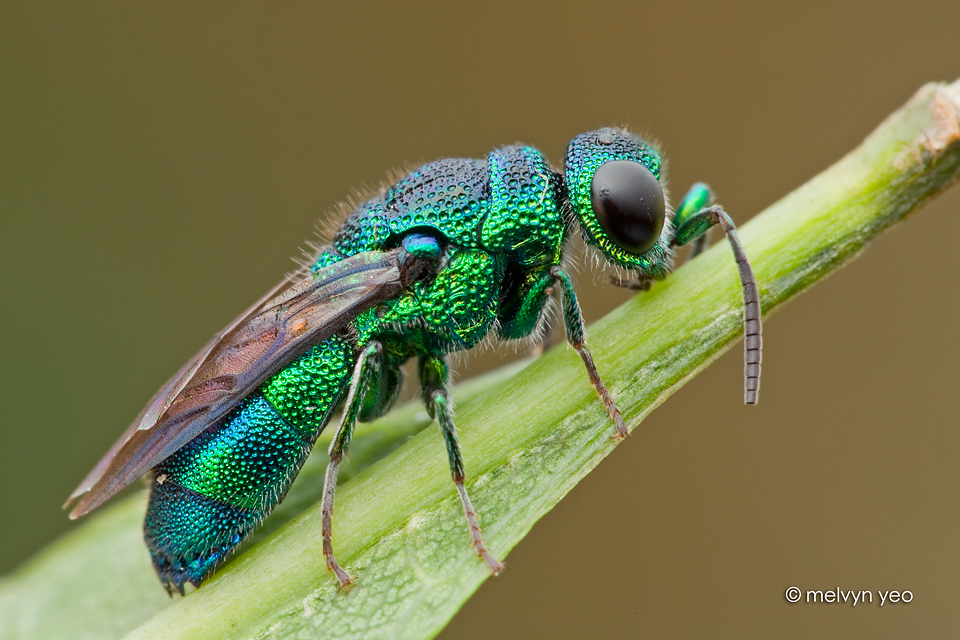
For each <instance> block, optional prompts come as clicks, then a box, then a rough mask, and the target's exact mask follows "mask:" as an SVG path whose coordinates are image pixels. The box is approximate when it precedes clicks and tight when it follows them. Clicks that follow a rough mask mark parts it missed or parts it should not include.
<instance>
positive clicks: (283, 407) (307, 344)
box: [70, 129, 761, 593]
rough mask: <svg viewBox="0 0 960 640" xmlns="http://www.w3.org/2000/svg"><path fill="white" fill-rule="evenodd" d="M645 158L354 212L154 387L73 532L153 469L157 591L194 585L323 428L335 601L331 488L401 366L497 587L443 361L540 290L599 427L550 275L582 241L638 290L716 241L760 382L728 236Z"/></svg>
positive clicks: (457, 175)
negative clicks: (630, 275) (685, 248)
mask: <svg viewBox="0 0 960 640" xmlns="http://www.w3.org/2000/svg"><path fill="white" fill-rule="evenodd" d="M662 162H663V160H662V158H661V156H660V153H659V152H658V151H657V150H656V149H655V148H654V147H652V146H651V145H649V144H648V143H646V142H645V141H644V140H642V139H640V138H639V137H637V136H635V135H633V134H631V133H629V132H627V131H625V130H622V129H600V130H599V131H594V132H591V133H586V134H583V135H580V136H577V137H576V138H575V139H574V140H573V141H572V142H571V143H570V145H569V147H568V149H567V153H566V163H565V169H564V171H563V173H561V172H559V171H556V170H554V169H553V168H552V167H551V166H550V165H549V164H548V163H547V162H546V160H545V159H544V157H543V155H542V154H541V153H540V152H539V151H537V150H536V149H533V148H531V147H527V146H521V145H515V146H509V147H504V148H502V149H498V150H496V151H493V152H492V153H490V154H489V155H488V156H487V157H486V159H483V160H469V159H448V160H439V161H437V162H432V163H430V164H427V165H424V166H423V167H421V168H419V169H417V170H416V171H414V172H412V173H410V174H408V175H407V176H406V177H404V178H402V179H401V180H399V181H398V182H396V183H395V184H393V185H392V186H390V187H389V188H387V189H385V190H383V191H382V192H381V193H380V194H379V195H377V196H375V197H373V198H371V199H369V200H367V201H366V202H363V203H362V204H360V205H359V206H358V207H356V209H354V210H353V212H352V213H350V214H349V215H348V216H347V218H346V219H345V220H344V221H343V223H342V224H341V226H340V227H339V230H338V231H337V232H336V234H335V236H334V237H333V239H332V242H331V243H330V244H329V246H327V247H325V248H323V249H321V251H320V253H319V255H318V256H317V257H316V259H315V261H314V262H313V263H312V264H311V265H310V266H309V267H308V268H306V269H305V270H304V271H303V273H302V274H301V275H302V277H300V278H297V279H290V280H285V281H284V282H282V283H281V284H280V285H278V286H277V287H276V288H275V289H274V290H273V291H271V292H269V293H268V294H267V295H266V296H264V297H263V298H262V299H261V300H260V301H258V302H257V303H256V304H254V305H253V306H252V307H251V308H250V309H249V310H247V311H246V312H245V313H244V314H242V315H241V316H240V317H239V318H237V319H236V320H235V321H234V322H233V323H232V324H230V325H229V326H228V327H227V328H226V329H224V330H223V331H222V332H221V333H219V334H217V335H216V336H215V337H214V338H213V339H212V340H211V341H210V342H209V343H208V344H207V345H206V347H204V349H203V350H202V351H201V352H200V353H199V354H197V355H196V356H195V357H194V358H193V359H192V360H191V361H190V362H188V363H187V364H186V365H185V366H184V367H183V369H181V370H180V371H179V372H178V373H177V374H176V375H175V376H174V377H173V378H172V379H171V380H170V381H169V382H168V383H167V384H166V385H164V387H163V388H161V389H160V390H159V391H158V392H157V394H156V395H155V396H154V398H153V399H152V400H151V401H150V403H149V404H148V405H147V406H146V407H145V408H144V410H143V412H141V414H140V415H139V416H138V417H137V419H136V420H134V422H133V424H132V425H131V426H130V427H129V428H128V430H127V432H126V433H125V434H124V435H123V436H122V437H121V438H120V440H119V441H118V442H117V443H116V444H115V445H114V446H113V448H111V449H110V451H109V452H107V454H106V456H104V458H103V460H101V461H100V463H99V464H98V465H97V466H96V467H95V468H94V469H93V471H91V472H90V474H89V475H88V476H87V477H86V478H85V479H84V480H83V482H82V483H80V486H79V487H78V488H77V490H76V491H74V493H73V495H72V496H71V500H73V499H76V498H79V503H78V504H77V506H76V507H75V508H74V510H73V511H72V513H71V514H70V515H71V517H74V518H75V517H79V516H82V515H84V514H86V513H88V512H89V511H91V510H92V509H94V508H96V507H97V506H99V505H100V504H102V503H103V502H104V501H105V500H107V499H108V498H110V497H111V496H113V495H114V494H116V493H117V492H118V491H120V490H121V489H122V488H123V487H125V486H127V485H128V484H130V483H131V482H133V481H134V480H135V479H137V478H138V477H140V476H142V475H144V474H146V473H148V472H149V473H150V478H151V490H150V501H149V505H148V507H147V514H146V519H145V522H144V534H145V539H146V543H147V546H148V548H149V550H150V554H151V556H152V559H153V564H154V568H155V569H156V571H157V574H158V576H159V577H160V580H161V582H162V583H163V584H164V586H165V587H166V588H167V590H168V591H170V592H171V593H172V592H173V591H174V590H176V591H179V592H180V593H183V590H184V585H185V584H186V583H187V582H189V583H191V584H193V585H194V586H199V585H200V583H201V582H203V580H204V579H206V578H207V577H208V576H209V575H210V574H211V573H212V572H213V571H214V570H215V569H216V567H217V566H218V565H219V564H220V563H221V562H223V560H224V559H225V558H226V557H227V556H228V555H229V554H230V553H231V552H232V551H233V550H235V549H236V547H237V545H238V544H240V542H241V541H242V540H243V539H244V538H245V537H246V536H247V535H248V534H249V533H250V532H251V531H252V530H253V529H254V528H255V527H256V526H257V525H259V524H260V523H261V522H262V521H263V519H264V518H265V517H266V516H267V515H268V514H269V513H270V511H271V510H272V509H273V507H274V506H275V505H276V504H277V503H278V502H279V501H280V500H281V499H282V498H283V496H284V494H285V493H286V491H287V489H288V488H289V487H290V484H291V482H292V481H293V479H294V477H295V476H296V475H297V472H298V471H299V469H300V467H301V465H302V464H303V462H304V460H305V459H306V457H307V454H308V453H309V452H310V449H311V448H312V446H313V443H314V441H315V440H316V438H317V436H318V435H319V434H320V432H321V431H322V430H323V429H324V427H325V426H326V424H327V422H329V420H330V418H331V416H332V415H333V414H334V412H336V411H337V410H338V409H339V408H341V407H342V408H343V417H342V419H341V421H340V425H339V427H338V429H337V432H336V435H335V436H334V438H333V442H332V444H331V446H330V463H329V466H328V467H327V474H326V480H325V484H324V492H323V504H322V513H323V518H322V519H323V531H322V537H323V552H324V556H325V558H326V562H327V566H328V567H329V569H330V570H331V571H333V572H334V574H335V575H336V577H337V579H338V580H339V581H340V583H341V584H342V585H345V584H348V583H350V582H351V581H352V580H353V578H352V577H351V576H350V575H349V574H348V573H347V572H346V571H344V570H343V569H342V568H341V567H340V565H339V564H338V563H337V560H336V558H335V557H334V553H333V545H332V522H331V520H332V515H333V499H334V489H335V486H336V480H337V472H338V469H339V465H340V462H341V460H342V458H343V456H344V455H345V454H346V452H347V449H348V447H349V446H350V439H351V436H352V434H353V429H354V426H355V424H356V423H357V421H358V420H359V421H367V420H371V419H373V418H376V417H378V416H380V415H382V414H384V413H385V412H386V411H388V410H389V409H390V407H391V405H392V404H393V402H394V401H395V400H396V398H397V395H398V393H399V391H400V386H401V369H400V366H401V365H402V364H403V363H404V362H406V361H407V360H408V359H410V358H413V357H415V358H417V359H418V361H419V373H420V387H421V390H422V396H423V400H424V402H425V404H426V407H427V410H428V412H429V413H430V415H431V416H432V417H433V418H434V419H436V421H437V423H438V424H439V426H440V431H441V433H442V436H443V438H444V440H445V442H446V447H447V453H448V456H449V462H450V470H451V473H452V476H453V482H454V485H455V487H456V489H457V491H458V493H459V495H460V500H461V502H462V504H463V511H464V514H465V516H466V520H467V523H468V526H469V533H470V536H471V539H472V543H473V548H474V549H475V550H476V552H477V554H478V556H479V557H480V558H482V559H483V561H484V562H486V564H487V565H488V566H489V568H490V570H491V571H492V572H493V573H497V572H499V571H500V570H501V569H502V565H501V564H500V562H499V561H497V559H496V558H494V557H493V556H492V555H491V554H490V552H489V551H488V550H487V547H486V545H485V544H484V542H483V538H482V536H481V533H480V526H479V524H478V522H477V516H476V512H475V511H474V508H473V506H472V505H471V503H470V498H469V496H468V495H467V490H466V488H465V485H464V479H465V471H464V463H463V456H462V455H461V452H460V447H459V445H458V444H457V436H456V430H455V428H454V423H453V418H452V401H451V398H450V394H449V391H448V367H447V363H446V356H447V354H449V353H451V352H455V351H459V350H464V349H470V348H472V347H473V346H475V345H476V344H477V343H478V342H479V341H480V340H482V339H483V338H484V337H485V336H487V335H488V334H489V333H491V332H493V333H495V334H496V335H497V336H498V337H500V338H503V339H516V338H523V337H528V336H531V335H536V333H537V332H538V331H540V330H541V329H542V327H543V325H544V323H545V318H546V316H547V314H546V309H547V308H548V306H549V305H548V301H549V299H550V297H551V295H552V294H553V292H554V291H559V292H560V294H561V297H562V317H563V323H564V327H565V330H566V336H567V340H568V341H569V343H570V345H571V346H573V348H574V349H575V350H576V351H577V353H578V354H579V355H580V357H581V358H582V359H583V362H584V364H585V366H586V369H587V373H588V375H589V379H590V382H591V384H592V385H593V386H594V387H595V389H596V391H597V394H598V395H599V396H600V399H601V400H602V401H603V403H604V405H605V407H606V410H607V412H608V413H609V415H610V418H611V420H612V421H613V423H614V426H615V432H614V434H613V437H614V438H622V437H624V436H625V435H627V428H626V426H625V425H624V422H623V419H622V417H621V415H620V411H619V410H618V409H617V406H616V403H615V402H614V399H613V397H612V396H611V394H610V393H609V392H608V391H607V388H606V387H605V386H604V384H603V382H602V381H601V379H600V375H599V374H598V373H597V370H596V367H595V366H594V363H593V358H592V357H591V355H590V352H589V351H588V350H587V347H586V344H585V331H584V324H583V318H582V314H581V312H580V307H579V304H578V303H577V298H576V295H575V294H574V290H573V284H572V282H571V280H570V278H569V277H568V275H567V273H566V272H565V271H564V267H563V252H564V247H565V245H566V243H567V240H568V239H569V238H570V237H571V236H572V235H573V234H575V233H577V232H579V233H580V234H581V235H582V236H583V238H584V239H585V240H586V242H587V244H588V245H590V246H592V247H593V248H594V249H596V250H598V251H599V254H600V255H601V256H602V257H603V258H604V259H605V260H606V261H607V262H608V263H610V264H612V265H614V266H616V267H619V268H622V269H628V270H631V271H632V272H634V273H635V275H636V280H632V281H630V282H628V283H621V284H625V285H626V286H630V287H633V288H639V289H644V288H647V287H648V286H649V284H650V282H651V281H652V280H660V279H662V278H664V277H665V276H666V275H667V273H668V272H669V271H670V268H671V266H672V253H673V249H674V247H678V246H681V245H684V244H687V243H688V242H691V241H693V242H694V253H696V252H698V251H699V250H701V249H702V248H703V246H704V245H705V241H706V232H707V231H708V230H709V229H710V228H711V227H713V226H714V225H719V226H720V227H721V228H722V229H723V230H724V231H725V232H726V235H727V238H728V239H729V240H730V243H731V246H732V248H733V252H734V256H735V258H736V261H737V263H738V266H739V270H740V280H741V283H742V286H743V297H744V333H745V362H746V369H745V388H746V392H745V401H746V402H747V403H750V404H752V403H755V402H756V401H757V390H758V387H759V380H760V342H761V340H760V305H759V299H758V295H757V287H756V283H755V281H754V278H753V273H752V272H751V270H750V265H749V263H748V262H747V258H746V255H745V254H744V252H743V249H742V247H741V245H740V242H739V240H738V239H737V235H736V231H735V229H734V225H733V222H732V221H731V220H730V218H729V217H728V216H727V214H726V213H725V212H724V211H723V209H722V208H720V207H719V206H716V205H714V203H713V200H712V196H711V194H710V190H709V189H708V188H707V187H706V185H703V184H697V185H694V187H693V188H692V189H691V190H690V192H689V193H688V194H687V196H686V197H685V198H684V200H683V201H682V202H681V204H680V205H679V206H678V207H677V209H676V211H675V212H671V211H670V208H669V206H668V204H667V202H666V199H665V197H664V193H663V189H662V188H661V184H660V180H661V168H662Z"/></svg>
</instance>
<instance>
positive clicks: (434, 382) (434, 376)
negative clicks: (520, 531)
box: [420, 356, 503, 575]
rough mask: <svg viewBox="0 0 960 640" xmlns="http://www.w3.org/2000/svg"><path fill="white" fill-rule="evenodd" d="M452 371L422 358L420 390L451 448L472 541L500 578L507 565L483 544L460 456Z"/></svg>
mask: <svg viewBox="0 0 960 640" xmlns="http://www.w3.org/2000/svg"><path fill="white" fill-rule="evenodd" d="M448 377H449V368H448V367H447V363H446V362H444V361H443V359H442V358H438V357H433V356H427V357H424V358H421V359H420V389H421V393H422V394H423V402H424V404H425V405H426V407H427V413H429V414H430V417H431V418H434V419H436V421H437V424H438V425H439V426H440V433H441V434H443V441H444V443H445V444H446V446H447V457H448V459H449V461H450V475H451V477H452V478H453V483H454V484H455V485H456V486H457V493H459V494H460V503H461V504H462V505H463V514H464V516H466V518H467V526H468V527H469V529H470V539H471V542H472V544H473V548H474V550H475V551H476V552H477V555H478V556H479V557H480V558H482V559H483V561H484V562H486V563H487V566H488V567H490V572H491V573H492V574H493V575H497V574H498V573H500V572H501V571H503V563H502V562H500V561H499V560H497V559H496V558H494V557H493V555H491V554H490V551H489V550H488V549H487V545H486V544H484V542H483V536H482V535H481V534H480V524H479V523H478V522H477V512H476V511H475V510H474V508H473V504H472V503H471V502H470V496H469V495H467V488H466V487H465V486H464V484H463V483H464V479H465V474H464V469H463V456H462V455H461V453H460V444H459V443H458V442H457V431H456V427H455V426H454V424H453V402H452V401H451V399H450V393H449V392H448V391H447V379H448Z"/></svg>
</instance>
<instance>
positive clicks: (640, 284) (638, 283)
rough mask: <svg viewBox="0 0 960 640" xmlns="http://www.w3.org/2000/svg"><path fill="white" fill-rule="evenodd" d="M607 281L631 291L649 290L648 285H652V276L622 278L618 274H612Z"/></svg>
mask: <svg viewBox="0 0 960 640" xmlns="http://www.w3.org/2000/svg"><path fill="white" fill-rule="evenodd" d="M607 281H608V282H609V283H610V284H613V285H616V286H618V287H623V288H624V289H630V290H631V291H650V287H651V286H652V285H653V278H645V277H640V278H630V279H629V280H624V279H623V277H622V276H621V275H620V274H612V275H611V276H610V277H609V278H608V279H607Z"/></svg>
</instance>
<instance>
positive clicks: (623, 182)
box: [590, 160, 667, 253]
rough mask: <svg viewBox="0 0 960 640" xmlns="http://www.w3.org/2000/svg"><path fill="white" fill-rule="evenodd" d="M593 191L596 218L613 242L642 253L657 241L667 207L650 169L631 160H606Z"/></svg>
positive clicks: (592, 185) (596, 174) (624, 248)
mask: <svg viewBox="0 0 960 640" xmlns="http://www.w3.org/2000/svg"><path fill="white" fill-rule="evenodd" d="M590 191H591V196H592V197H591V200H592V204H593V212H594V214H595V215H596V216H597V221H598V222H599V223H600V226H601V227H602V228H603V230H604V231H605V232H606V233H607V235H608V236H609V237H610V240H611V241H612V242H613V243H614V244H616V245H617V246H618V247H620V248H621V249H623V250H624V251H629V252H630V253H643V252H645V251H647V250H648V249H650V247H652V246H653V245H654V243H656V241H657V239H658V238H659V237H660V232H661V231H662V230H663V222H664V220H665V219H666V210H667V207H666V202H665V201H664V198H663V189H661V188H660V183H659V182H658V181H657V179H656V178H655V177H654V176H653V174H652V173H650V170H649V169H647V168H646V167H644V166H643V165H642V164H640V163H639V162H634V161H632V160H611V161H609V162H604V163H603V164H602V165H600V167H599V168H598V169H597V172H596V173H595V174H594V175H593V180H592V182H591V186H590Z"/></svg>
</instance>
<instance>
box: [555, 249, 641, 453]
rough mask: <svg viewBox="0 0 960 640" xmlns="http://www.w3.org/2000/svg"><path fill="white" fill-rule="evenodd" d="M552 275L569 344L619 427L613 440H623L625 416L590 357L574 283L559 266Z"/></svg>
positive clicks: (625, 429) (625, 433)
mask: <svg viewBox="0 0 960 640" xmlns="http://www.w3.org/2000/svg"><path fill="white" fill-rule="evenodd" d="M550 275H551V276H552V277H553V279H554V282H555V283H556V284H558V285H560V288H561V291H562V292H563V326H564V328H565V329H566V331H567V342H569V343H570V346H572V347H573V348H574V349H576V351H577V353H579V354H580V358H581V359H583V364H584V366H585V367H586V368H587V374H588V375H589V376H590V384H592V385H593V388H594V389H596V391H597V395H598V396H600V399H601V400H602V401H603V406H604V407H606V408H607V413H608V414H610V419H611V420H613V424H614V425H616V427H617V433H616V434H615V435H614V436H613V439H614V440H622V439H623V438H625V437H626V436H627V433H628V432H627V426H626V425H625V424H624V423H623V416H621V415H620V409H618V408H617V403H616V402H614V400H613V396H612V395H610V392H609V391H607V386H606V385H605V384H603V380H601V379H600V374H599V373H598V372H597V366H596V365H595V364H594V363H593V356H592V355H590V350H589V349H587V345H586V344H585V343H586V327H584V325H583V314H582V313H581V312H580V303H578V302H577V295H576V293H574V291H573V282H571V281H570V276H568V275H567V274H566V273H565V272H564V271H563V269H561V268H560V266H559V265H554V266H552V267H550Z"/></svg>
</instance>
